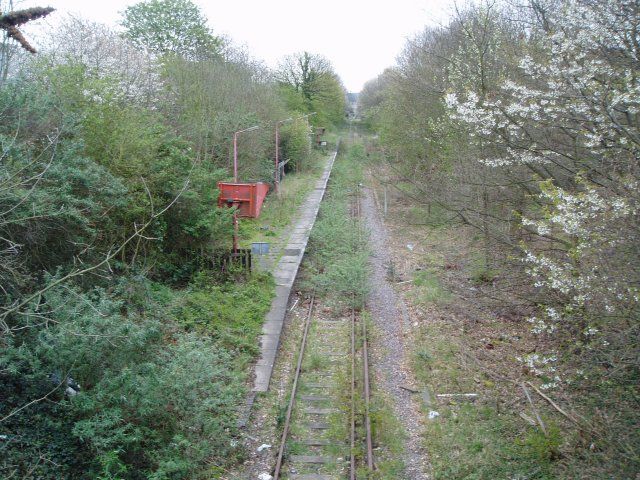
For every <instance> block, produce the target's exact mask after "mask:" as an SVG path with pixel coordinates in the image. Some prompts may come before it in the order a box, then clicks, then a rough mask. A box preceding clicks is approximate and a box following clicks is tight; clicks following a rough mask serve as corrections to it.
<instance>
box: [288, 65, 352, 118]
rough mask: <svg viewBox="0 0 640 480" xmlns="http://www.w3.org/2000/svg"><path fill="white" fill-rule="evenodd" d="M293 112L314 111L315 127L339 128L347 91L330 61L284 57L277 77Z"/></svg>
mask: <svg viewBox="0 0 640 480" xmlns="http://www.w3.org/2000/svg"><path fill="white" fill-rule="evenodd" d="M276 78H277V80H278V82H279V83H280V85H281V86H282V87H283V90H284V92H283V93H284V96H285V98H286V99H287V103H288V104H289V106H290V108H300V107H301V106H302V107H304V110H305V111H307V112H311V111H315V112H316V113H317V117H316V118H315V119H314V120H315V123H325V122H330V123H333V124H338V123H340V122H341V121H342V119H343V117H344V112H345V108H346V99H345V95H346V92H345V89H344V87H343V86H342V82H341V81H340V78H339V77H338V75H337V74H336V73H335V72H334V70H333V67H332V66H331V63H330V62H329V60H327V59H326V58H324V57H323V56H321V55H315V54H311V53H309V52H301V53H296V54H293V55H289V56H287V57H285V58H284V59H283V60H282V62H280V66H279V68H278V71H277V73H276Z"/></svg>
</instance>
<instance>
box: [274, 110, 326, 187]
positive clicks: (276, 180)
mask: <svg viewBox="0 0 640 480" xmlns="http://www.w3.org/2000/svg"><path fill="white" fill-rule="evenodd" d="M315 114H316V112H311V113H307V114H306V115H302V116H301V117H297V118H295V119H293V118H291V117H289V118H285V119H284V120H278V121H277V122H276V162H275V166H276V171H275V173H274V179H273V188H274V189H275V191H276V193H278V192H279V190H280V188H279V187H280V170H279V169H278V167H279V166H280V125H282V124H283V123H286V122H290V121H292V120H300V119H302V118H308V117H310V116H311V115H315Z"/></svg>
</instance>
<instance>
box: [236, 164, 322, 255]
mask: <svg viewBox="0 0 640 480" xmlns="http://www.w3.org/2000/svg"><path fill="white" fill-rule="evenodd" d="M323 158H324V157H323ZM322 165H323V162H321V161H317V162H315V163H314V164H313V165H312V167H311V168H310V169H309V170H307V171H304V172H299V173H290V174H287V176H286V177H285V178H284V180H283V181H282V182H281V183H280V188H279V193H278V194H277V195H276V194H275V192H273V191H271V193H270V194H269V195H268V196H267V198H266V199H265V201H264V204H263V205H262V211H261V213H260V217H259V218H247V219H242V220H241V221H240V238H241V242H240V243H241V244H242V246H243V247H248V246H250V245H251V243H253V242H270V241H273V239H274V238H277V237H279V236H280V235H281V234H282V233H283V231H284V230H285V229H286V228H287V227H288V226H289V225H290V224H291V222H292V220H293V217H294V215H295V214H296V212H297V210H298V207H299V206H300V205H302V203H303V202H304V200H305V199H306V198H307V195H308V194H309V192H310V191H311V190H312V189H313V187H314V185H315V182H316V180H317V179H318V178H319V177H320V174H321V173H322V168H321V166H322Z"/></svg>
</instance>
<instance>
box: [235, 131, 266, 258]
mask: <svg viewBox="0 0 640 480" xmlns="http://www.w3.org/2000/svg"><path fill="white" fill-rule="evenodd" d="M258 128H260V125H254V126H253V127H249V128H245V129H244V130H238V131H237V132H234V134H233V183H238V135H239V134H241V133H244V132H251V131H252V130H257V129H258ZM233 206H234V207H235V210H234V211H233V253H238V202H233Z"/></svg>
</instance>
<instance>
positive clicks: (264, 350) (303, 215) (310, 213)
mask: <svg viewBox="0 0 640 480" xmlns="http://www.w3.org/2000/svg"><path fill="white" fill-rule="evenodd" d="M336 153H337V152H334V153H333V154H332V155H331V156H330V157H329V158H328V159H327V163H326V165H325V168H324V171H323V173H322V177H321V178H320V179H319V180H318V181H317V182H316V185H315V188H314V189H313V190H312V191H311V192H310V193H309V195H308V197H307V199H306V201H305V203H304V204H303V205H302V207H301V208H300V210H299V213H298V216H297V218H296V220H295V221H294V224H293V225H292V228H290V232H291V234H290V235H289V238H288V240H287V243H286V246H285V247H284V249H283V255H282V257H280V260H279V261H278V263H277V264H276V265H275V267H274V268H273V272H272V273H273V276H274V278H275V280H276V297H275V298H274V299H273V302H272V303H271V310H270V311H269V313H268V314H267V316H266V318H265V323H264V324H263V326H262V335H261V336H260V351H261V355H260V360H258V362H257V363H256V365H255V370H254V372H255V377H254V384H253V390H252V391H253V392H266V391H267V390H269V383H270V382H271V374H272V372H273V365H274V363H275V361H276V355H277V353H278V347H279V346H280V335H281V333H282V325H283V324H284V317H285V315H286V313H287V304H288V302H289V295H290V294H291V287H292V286H293V282H294V281H295V279H296V276H297V275H298V268H299V267H300V262H302V258H303V256H304V251H305V249H306V247H307V242H308V241H309V235H310V234H311V229H312V228H313V224H314V223H315V221H316V216H317V215H318V210H319V209H320V202H321V201H322V199H323V198H324V192H325V190H326V188H327V182H328V181H329V176H330V175H331V168H332V167H333V162H334V161H335V159H336Z"/></svg>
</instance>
